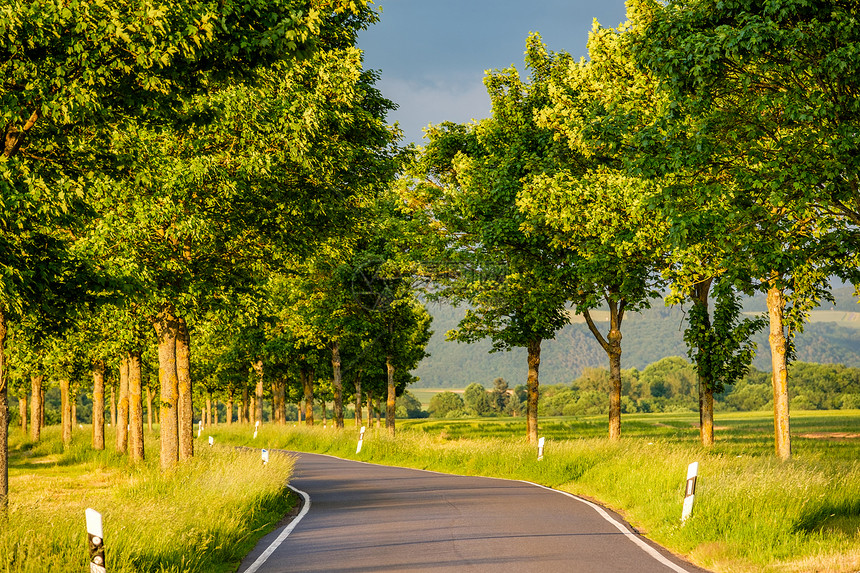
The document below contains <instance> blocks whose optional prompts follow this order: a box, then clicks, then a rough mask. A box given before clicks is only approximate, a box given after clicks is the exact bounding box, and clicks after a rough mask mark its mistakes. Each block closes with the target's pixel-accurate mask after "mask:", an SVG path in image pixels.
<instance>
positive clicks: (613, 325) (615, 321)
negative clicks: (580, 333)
mask: <svg viewBox="0 0 860 573" xmlns="http://www.w3.org/2000/svg"><path fill="white" fill-rule="evenodd" d="M606 302H607V305H608V306H609V335H608V336H607V337H606V338H604V337H603V335H602V334H601V333H600V330H598V329H597V326H596V325H595V324H594V321H593V320H592V318H591V313H590V312H589V311H588V310H587V309H584V310H583V311H582V315H583V316H584V317H585V322H586V324H588V329H589V330H590V331H591V333H592V334H593V335H594V337H595V338H596V339H597V342H598V343H600V346H601V347H602V348H603V350H604V352H606V355H607V356H608V357H609V439H610V440H612V441H617V440H620V439H621V322H622V321H623V320H624V306H625V303H624V301H623V300H621V301H616V300H612V299H611V298H609V297H607V300H606Z"/></svg>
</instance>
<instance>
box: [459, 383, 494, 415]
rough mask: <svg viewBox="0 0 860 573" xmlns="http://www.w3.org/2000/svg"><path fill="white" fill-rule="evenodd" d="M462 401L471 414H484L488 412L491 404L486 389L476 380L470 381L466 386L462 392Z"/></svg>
mask: <svg viewBox="0 0 860 573" xmlns="http://www.w3.org/2000/svg"><path fill="white" fill-rule="evenodd" d="M463 401H464V402H465V404H466V408H468V410H469V413H470V414H472V415H473V416H486V415H487V414H489V413H490V409H491V406H490V399H489V396H487V391H486V390H485V389H484V387H483V386H481V385H480V384H478V383H477V382H472V383H471V384H469V385H468V386H466V391H465V392H463Z"/></svg>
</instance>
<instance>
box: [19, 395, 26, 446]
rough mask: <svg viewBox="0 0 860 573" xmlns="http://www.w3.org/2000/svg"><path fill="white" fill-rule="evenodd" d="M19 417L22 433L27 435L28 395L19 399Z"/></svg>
mask: <svg viewBox="0 0 860 573" xmlns="http://www.w3.org/2000/svg"><path fill="white" fill-rule="evenodd" d="M18 416H19V417H20V418H21V432H22V433H23V434H24V435H25V436H26V435H27V393H26V392H24V395H23V396H21V397H20V398H18Z"/></svg>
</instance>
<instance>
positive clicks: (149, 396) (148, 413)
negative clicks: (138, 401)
mask: <svg viewBox="0 0 860 573" xmlns="http://www.w3.org/2000/svg"><path fill="white" fill-rule="evenodd" d="M146 426H147V427H148V428H149V431H150V432H151V431H152V388H150V387H149V386H147V387H146Z"/></svg>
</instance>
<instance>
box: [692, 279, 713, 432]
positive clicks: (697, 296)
mask: <svg viewBox="0 0 860 573" xmlns="http://www.w3.org/2000/svg"><path fill="white" fill-rule="evenodd" d="M712 282H713V279H707V280H705V281H702V282H700V283H697V284H696V285H695V286H694V287H693V304H695V305H697V306H699V307H703V310H704V312H702V313H701V316H702V317H703V320H704V324H702V325H701V326H702V328H704V329H706V330H710V328H711V318H710V314H709V313H708V293H709V292H710V290H711V283H712ZM708 351H709V349H706V348H699V352H700V353H703V352H708ZM697 375H698V379H699V435H700V438H701V440H702V445H703V446H704V447H706V448H709V447H711V446H713V445H714V381H713V380H712V379H711V375H710V373H707V372H705V371H704V370H703V369H702V368H699V369H698V370H697Z"/></svg>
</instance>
